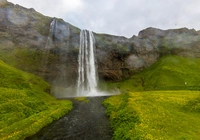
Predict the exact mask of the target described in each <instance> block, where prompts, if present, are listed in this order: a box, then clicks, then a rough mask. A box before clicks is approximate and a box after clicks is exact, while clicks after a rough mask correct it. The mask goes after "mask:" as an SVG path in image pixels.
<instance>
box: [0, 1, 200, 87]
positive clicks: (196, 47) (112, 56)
mask: <svg viewBox="0 0 200 140" xmlns="http://www.w3.org/2000/svg"><path fill="white" fill-rule="evenodd" d="M2 2H3V3H1V4H0V59H2V60H4V61H5V62H6V63H8V64H10V65H12V66H15V67H17V68H20V69H22V70H25V71H28V72H32V73H34V74H37V75H39V76H42V77H43V78H45V79H46V80H47V81H48V82H50V83H51V84H52V85H54V86H60V87H62V86H63V87H66V86H71V85H75V84H76V77H77V69H78V68H77V67H78V63H77V58H78V51H79V33H80V29H78V28H77V27H74V26H73V25H71V24H69V23H67V22H65V21H63V20H62V19H57V18H51V17H46V16H44V15H42V14H40V13H38V12H36V11H35V10H34V9H27V8H24V7H21V6H19V5H14V4H12V3H9V2H7V1H2ZM94 36H95V40H96V51H97V52H96V56H97V64H98V73H99V76H100V78H101V79H104V80H113V81H117V80H121V79H122V78H126V77H129V76H130V75H131V74H132V72H138V71H141V70H143V69H145V68H147V67H149V66H150V65H152V64H153V63H155V62H156V61H157V60H158V58H160V57H162V56H164V55H170V54H172V55H181V56H184V57H200V32H199V31H195V30H194V29H191V30H189V29H187V28H181V29H170V30H161V29H156V28H147V29H145V30H142V31H140V32H139V35H138V36H133V37H132V38H125V37H123V36H113V35H108V34H97V33H94Z"/></svg>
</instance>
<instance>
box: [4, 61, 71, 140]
mask: <svg viewBox="0 0 200 140" xmlns="http://www.w3.org/2000/svg"><path fill="white" fill-rule="evenodd" d="M46 91H49V84H48V83H46V82H44V81H43V80H42V79H41V78H40V77H37V76H35V75H32V74H29V73H26V72H22V71H21V70H18V69H15V68H13V67H10V66H8V65H7V64H5V63H4V62H2V61H0V139H1V140H4V139H6V140H7V139H11V140H22V139H24V138H25V137H27V136H30V135H33V134H34V133H36V132H37V131H39V130H40V129H41V128H42V127H44V126H46V125H47V124H49V123H51V122H52V121H53V120H56V119H58V118H60V117H61V116H63V115H64V114H66V113H67V112H68V111H69V110H70V109H71V108H72V103H71V102H70V101H66V100H65V101H61V100H60V101H57V100H56V99H55V98H53V97H52V96H50V95H49V94H47V93H46Z"/></svg>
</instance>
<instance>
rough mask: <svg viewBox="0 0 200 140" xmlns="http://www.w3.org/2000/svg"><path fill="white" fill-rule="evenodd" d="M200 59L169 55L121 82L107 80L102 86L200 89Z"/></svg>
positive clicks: (124, 89)
mask: <svg viewBox="0 0 200 140" xmlns="http://www.w3.org/2000/svg"><path fill="white" fill-rule="evenodd" d="M199 72H200V59H198V58H185V57H181V56H175V55H168V56H164V57H162V58H160V59H159V60H158V61H157V62H156V63H155V64H153V65H152V66H150V67H149V68H147V69H145V70H143V71H142V72H139V73H137V72H135V74H133V76H131V77H130V78H128V79H124V80H123V81H120V82H107V84H108V85H106V84H102V85H101V87H102V88H108V89H113V88H119V89H120V90H121V91H125V92H126V91H143V90H200V73H199Z"/></svg>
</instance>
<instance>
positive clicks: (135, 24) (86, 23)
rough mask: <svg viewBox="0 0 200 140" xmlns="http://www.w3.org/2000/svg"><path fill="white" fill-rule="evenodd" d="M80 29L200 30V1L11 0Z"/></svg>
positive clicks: (115, 31) (123, 33)
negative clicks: (182, 28)
mask: <svg viewBox="0 0 200 140" xmlns="http://www.w3.org/2000/svg"><path fill="white" fill-rule="evenodd" d="M8 1H9V2H12V3H14V4H19V5H22V6H24V7H27V8H34V9H35V10H36V11H38V12H40V13H42V14H43V15H46V16H50V17H58V18H62V19H64V20H65V21H66V22H69V23H71V24H72V25H74V26H77V27H78V28H80V29H88V30H92V31H94V32H97V33H108V34H113V35H120V36H126V37H128V38H129V37H132V36H133V35H138V32H139V31H140V30H143V29H145V28H148V27H155V28H160V29H174V28H181V27H187V28H189V29H191V28H194V29H196V30H199V29H200V0H123V1H122V0H8Z"/></svg>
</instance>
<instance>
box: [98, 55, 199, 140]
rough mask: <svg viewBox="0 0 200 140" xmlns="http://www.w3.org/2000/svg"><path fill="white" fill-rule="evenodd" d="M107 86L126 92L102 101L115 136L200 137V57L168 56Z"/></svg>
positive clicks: (126, 139) (151, 139)
mask: <svg viewBox="0 0 200 140" xmlns="http://www.w3.org/2000/svg"><path fill="white" fill-rule="evenodd" d="M103 86H104V85H103ZM103 86H102V87H103ZM106 86H107V88H108V89H109V90H112V89H117V88H118V89H119V90H120V91H121V92H122V93H127V94H122V95H119V96H113V97H111V98H108V99H106V100H105V101H104V103H103V104H104V105H105V106H106V108H107V115H109V116H110V121H111V126H112V128H113V129H114V135H113V139H116V140H132V139H136V140H137V139H138V140H139V139H144V140H157V139H159V140H160V139H163V140H199V139H200V91H199V90H200V59H197V58H196V59H195V58H184V57H181V56H172V55H171V56H165V57H162V58H161V59H159V60H158V61H157V62H156V63H155V64H153V65H152V66H150V67H149V68H147V69H145V70H144V71H142V72H140V73H136V74H134V75H133V76H132V77H130V78H129V79H124V80H123V81H120V82H115V83H113V82H108V83H107V85H106ZM104 88H105V86H104Z"/></svg>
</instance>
